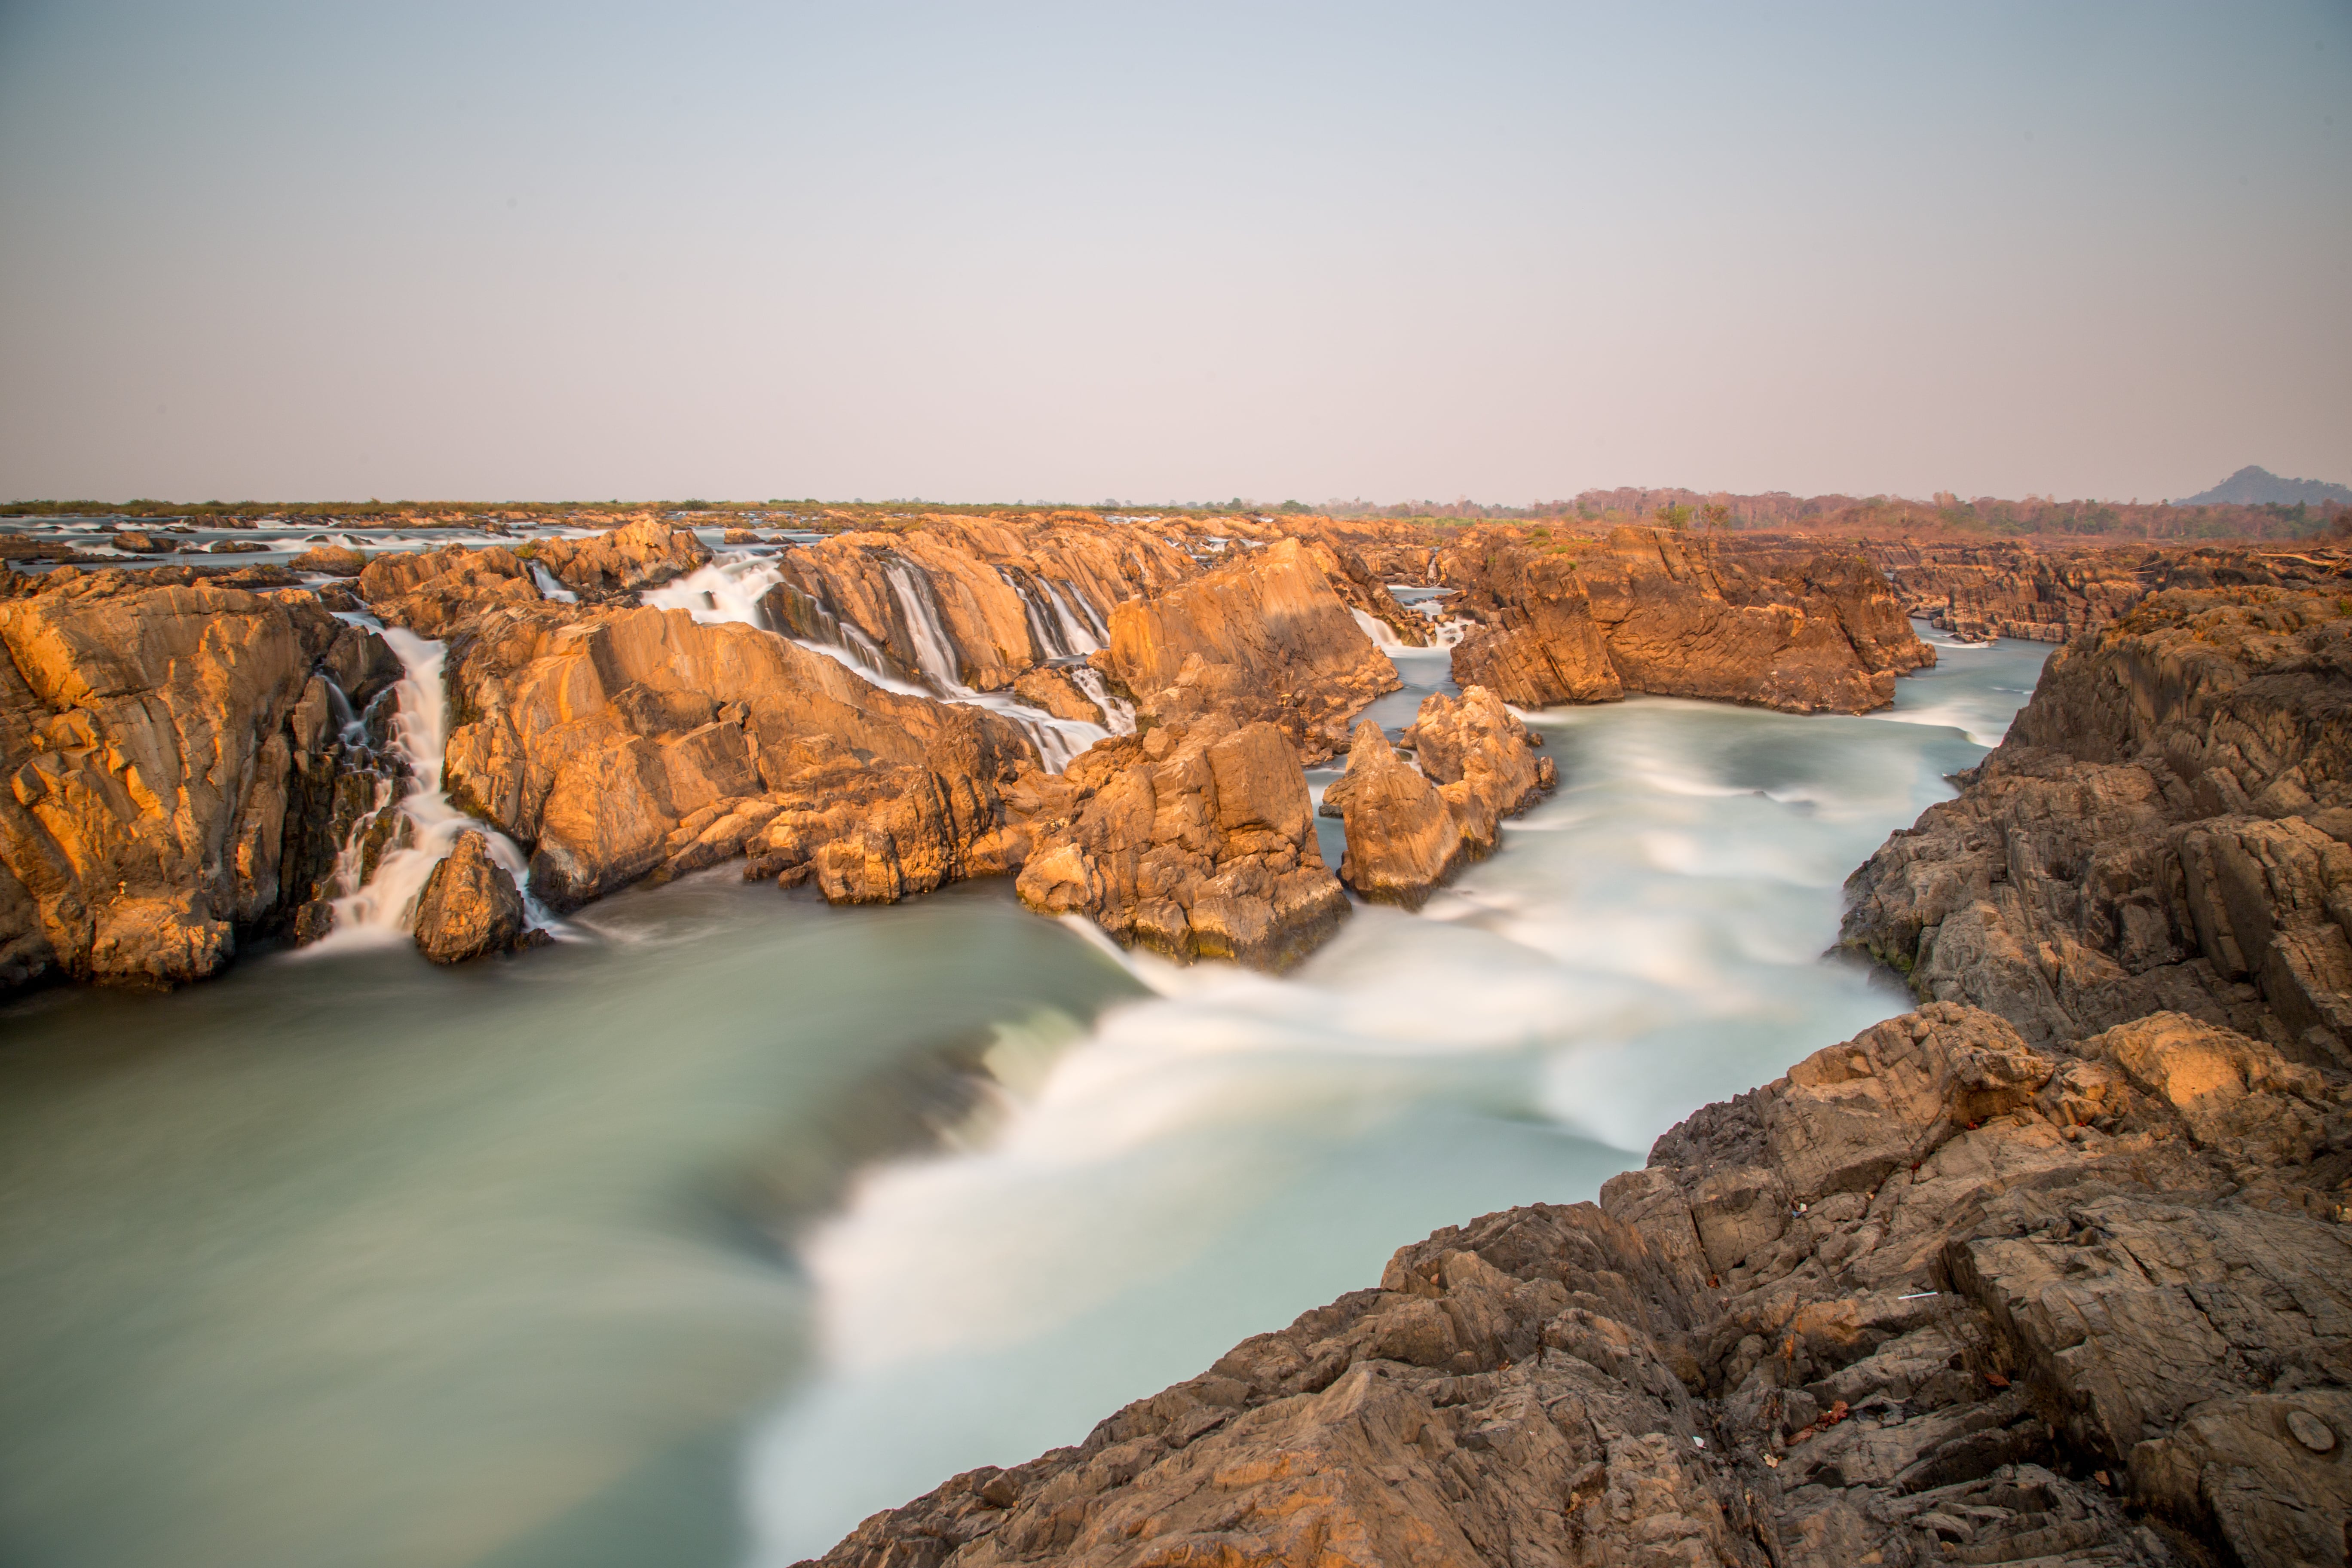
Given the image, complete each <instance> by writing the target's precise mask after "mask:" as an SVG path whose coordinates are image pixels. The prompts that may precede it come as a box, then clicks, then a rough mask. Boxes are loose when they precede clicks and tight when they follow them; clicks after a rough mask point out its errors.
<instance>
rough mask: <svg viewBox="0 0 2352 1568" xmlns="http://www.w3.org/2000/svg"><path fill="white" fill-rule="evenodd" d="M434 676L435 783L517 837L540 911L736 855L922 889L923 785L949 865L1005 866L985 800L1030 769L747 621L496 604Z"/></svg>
mask: <svg viewBox="0 0 2352 1568" xmlns="http://www.w3.org/2000/svg"><path fill="white" fill-rule="evenodd" d="M450 685H451V689H452V695H453V697H454V699H455V701H456V706H457V720H458V722H457V725H456V727H455V728H454V729H453V730H452V731H451V732H450V735H449V741H448V767H447V772H448V788H449V793H450V796H451V798H452V799H453V800H455V801H456V802H457V803H458V805H460V806H461V808H462V809H464V810H466V811H467V812H468V813H469V814H470V815H473V816H478V817H479V818H481V819H482V820H484V821H486V822H488V823H491V824H493V825H495V826H497V827H499V829H500V830H501V831H502V832H504V833H506V834H507V835H508V836H509V837H512V838H514V839H515V840H516V841H517V842H518V843H520V844H523V845H526V846H529V847H530V852H531V870H530V879H531V888H532V890H533V892H534V893H535V894H536V895H537V896H538V897H540V898H541V899H542V900H545V901H546V902H547V903H548V904H549V905H550V906H551V908H554V909H558V910H565V909H571V908H573V907H575V906H577V905H579V904H581V903H583V902H585V901H586V900H589V899H593V898H595V897H598V896H600V895H602V894H604V893H606V892H609V891H611V890H613V889H615V888H618V887H621V886H624V885H625V884H626V883H629V882H633V881H635V880H637V879H639V878H641V877H644V876H646V875H647V874H649V873H654V872H657V871H660V872H667V873H668V874H676V873H677V872H678V871H681V870H688V869H694V868H698V867H701V866H707V865H712V864H716V863H717V862H718V861H719V860H723V859H728V858H732V857H734V856H736V855H739V854H743V853H745V852H746V851H747V850H748V851H750V852H751V853H753V854H754V855H755V856H756V857H757V864H758V865H759V866H760V868H761V869H762V870H763V871H764V872H765V873H766V874H770V875H780V874H783V873H785V872H788V871H795V870H797V869H798V868H801V867H803V866H809V867H812V868H814V870H816V871H817V872H820V873H821V872H822V871H823V869H824V867H826V866H828V865H835V866H839V867H841V868H842V870H841V873H840V875H839V876H838V877H834V878H826V877H823V876H821V877H820V880H821V881H822V882H823V883H824V886H825V889H826V891H827V893H828V895H829V896H837V897H840V898H843V899H845V900H856V901H868V900H877V899H878V900H887V899H889V898H895V897H898V895H899V893H900V892H901V891H905V890H924V889H927V888H930V887H937V886H939V879H937V878H928V877H927V876H926V875H924V874H921V873H918V874H916V875H914V876H913V877H912V879H911V882H909V880H908V878H907V876H906V874H905V872H906V868H905V865H904V863H903V861H902V858H901V857H900V855H899V853H898V847H896V846H898V844H899V842H900V839H901V838H902V837H904V838H906V839H907V840H908V845H907V847H908V853H909V854H910V855H916V856H917V857H918V858H919V852H918V851H917V850H916V849H915V847H914V840H915V839H916V838H917V837H921V835H919V833H918V832H917V830H916V828H915V827H914V826H913V824H914V823H916V822H919V821H932V822H934V823H936V822H937V821H938V820H939V819H938V818H937V817H936V816H935V815H933V816H926V813H925V809H924V803H926V802H930V801H933V800H934V799H935V798H936V799H938V800H942V801H946V802H950V803H953V804H955V805H957V806H958V810H957V811H956V812H955V813H954V814H953V816H952V820H953V824H954V833H953V853H951V854H950V856H949V863H950V874H962V875H977V874H980V873H979V871H978V870H977V869H973V868H979V867H985V868H988V869H991V870H997V871H1002V870H1003V869H1005V868H1007V867H1008V865H1010V864H1012V863H1013V862H1014V861H1017V859H1018V858H1019V857H1018V846H1017V844H1016V843H1015V842H1013V840H1011V839H1009V838H1007V837H1005V836H1004V835H1003V832H1002V829H1003V810H1002V807H1001V805H1000V804H999V802H998V799H997V796H996V793H995V792H996V789H997V786H998V785H999V784H1003V783H1007V782H1010V780H1011V779H1012V778H1013V775H1014V773H1016V771H1017V770H1018V768H1019V767H1020V766H1021V765H1022V764H1023V763H1028V764H1030V765H1032V766H1034V763H1035V760H1036V758H1035V752H1034V749H1032V748H1031V746H1030V745H1029V742H1028V741H1027V740H1026V739H1025V738H1024V736H1023V735H1022V733H1021V731H1020V730H1019V729H1018V728H1017V727H1016V726H1014V725H1013V723H1012V722H1011V721H1008V720H1005V719H1003V718H1002V717H1000V716H999V715H997V714H995V713H992V712H989V711H987V710H982V709H977V708H971V707H961V706H951V705H949V704H944V703H938V702H931V701H928V700H924V699H921V698H917V697H906V696H900V695H898V694H897V693H894V692H889V691H884V690H881V689H877V688H876V687H875V686H873V685H872V684H870V683H868V682H867V681H865V680H863V679H859V678H858V677H857V676H856V675H854V674H852V673H851V672H850V671H849V670H848V669H846V668H844V667H843V666H842V665H840V664H837V663H835V661H834V660H832V659H829V658H823V657H822V656H820V655H817V654H814V653H811V652H809V651H808V650H807V649H805V648H803V647H800V646H798V645H797V644H795V643H793V642H790V641H787V640H786V639H784V638H782V637H776V636H774V635H772V634H771V633H768V632H765V631H761V630H760V629H758V628H755V627H752V626H742V625H733V624H730V625H719V626H708V625H703V624H700V623H698V622H696V621H695V620H694V619H693V618H692V617H691V616H688V614H687V613H686V612H684V611H682V610H656V609H646V608H640V609H604V610H586V609H576V608H573V607H571V606H565V605H541V606H538V607H535V608H532V609H528V610H526V609H513V608H507V609H500V610H498V611H496V612H495V613H493V614H491V615H489V616H483V617H480V618H478V619H477V620H476V621H475V622H473V623H472V625H471V626H469V628H468V630H467V634H466V635H465V636H464V637H461V638H460V639H459V640H458V642H457V645H456V646H455V647H454V648H453V654H452V668H451V673H450ZM933 849H934V850H936V846H933ZM927 852H928V851H927ZM934 858H936V856H934ZM869 862H870V863H871V867H870V868H869V866H868V863H869ZM892 868H897V869H892ZM807 874H808V873H802V875H803V876H805V875H807Z"/></svg>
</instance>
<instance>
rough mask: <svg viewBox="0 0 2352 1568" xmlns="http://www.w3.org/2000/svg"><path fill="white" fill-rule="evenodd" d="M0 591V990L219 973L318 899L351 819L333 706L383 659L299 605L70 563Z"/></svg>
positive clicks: (283, 597) (383, 671)
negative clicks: (65, 979) (54, 982)
mask: <svg viewBox="0 0 2352 1568" xmlns="http://www.w3.org/2000/svg"><path fill="white" fill-rule="evenodd" d="M8 586H9V588H10V589H11V591H12V595H13V596H10V597H7V598H5V599H0V647H5V650H6V654H7V657H6V658H5V659H0V756H5V758H6V760H7V767H8V770H9V776H8V787H7V791H6V794H5V796H0V987H8V986H14V985H19V984H25V983H26V982H28V981H30V980H33V979H36V978H37V977H40V976H42V975H44V974H47V973H53V972H54V973H59V974H62V975H66V976H69V977H72V978H76V979H96V980H110V981H128V982H136V983H144V984H171V983H174V982H178V981H184V980H191V979H195V978H198V977H200V976H203V975H206V974H210V973H214V972H215V971H216V970H218V969H219V968H220V967H221V966H222V965H223V964H225V963H227V962H228V960H229V958H230V957H231V955H232V954H233V953H234V952H236V944H237V941H238V937H239V934H240V933H247V934H249V933H251V932H254V931H257V930H260V929H263V928H265V927H267V926H268V925H270V924H272V923H273V922H275V921H278V920H280V919H281V918H283V917H285V916H286V915H287V914H289V912H290V911H291V910H293V909H294V908H295V907H297V906H299V905H300V904H302V903H304V902H306V901H308V900H310V898H311V897H312V896H313V895H314V893H315V891H316V886H315V884H316V882H317V879H318V878H319V877H320V875H321V873H322V871H323V869H324V867H323V866H322V864H321V857H320V847H321V846H322V845H324V844H326V842H327V841H328V840H330V839H331V838H333V837H335V834H336V823H337V820H338V812H339V810H340V811H341V813H342V816H341V822H342V824H343V825H344V826H348V822H349V819H350V816H351V814H352V811H353V810H354V809H355V806H356V803H355V802H354V801H353V800H352V798H351V796H350V795H349V792H341V791H339V789H338V784H337V781H338V778H339V776H340V775H341V773H342V764H343V760H344V752H345V747H344V744H343V742H342V738H341V722H340V721H338V719H337V710H338V707H339V705H341V706H342V708H343V710H344V711H346V712H348V711H349V706H348V703H357V704H359V705H362V706H364V705H365V704H366V702H367V701H368V700H369V699H371V698H372V697H373V695H374V694H375V693H376V692H377V691H379V690H380V689H383V687H384V686H385V685H386V684H387V683H388V682H389V681H390V679H393V677H394V676H395V675H396V674H397V672H398V666H397V664H396V662H395V661H394V660H393V659H392V658H391V656H390V653H389V651H388V650H387V649H385V648H384V647H383V643H382V642H381V641H380V640H379V639H377V638H376V637H373V635H371V634H369V633H366V632H362V631H360V630H358V629H356V628H353V627H352V626H346V625H344V624H343V623H342V622H341V621H339V620H337V619H335V618H334V617H333V616H331V615H329V614H328V613H327V612H326V611H325V610H323V609H321V608H320V606H319V605H318V603H317V602H316V600H315V599H314V598H313V597H312V596H311V595H309V594H307V593H302V592H300V591H292V592H286V593H253V592H249V591H247V590H244V589H241V588H233V587H226V586H218V585H215V582H214V581H212V580H208V579H205V578H201V577H197V576H196V575H195V574H193V573H190V572H186V571H185V570H184V569H183V570H182V571H181V573H180V574H178V575H177V576H176V577H175V578H173V579H169V580H161V581H159V580H158V577H157V576H155V575H149V574H134V573H129V572H124V571H122V570H120V569H115V570H110V571H102V572H98V573H94V574H83V573H80V572H79V571H78V570H76V569H74V568H71V567H64V568H60V569H58V571H56V572H53V573H51V574H47V576H43V577H37V578H12V579H10V581H9V584H8ZM345 700H348V701H345ZM361 793H362V795H363V796H366V797H368V798H369V799H370V802H371V804H372V795H373V788H372V784H371V787H370V788H369V789H366V790H363V791H362V792H361ZM325 858H326V859H327V860H329V861H331V858H332V857H331V849H330V850H329V851H328V853H327V855H326V856H325Z"/></svg>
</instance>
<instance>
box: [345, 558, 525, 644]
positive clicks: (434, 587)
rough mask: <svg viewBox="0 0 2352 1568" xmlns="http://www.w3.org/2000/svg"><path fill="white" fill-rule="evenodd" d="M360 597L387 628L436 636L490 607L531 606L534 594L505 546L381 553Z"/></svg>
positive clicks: (365, 574) (365, 573) (363, 576)
mask: <svg viewBox="0 0 2352 1568" xmlns="http://www.w3.org/2000/svg"><path fill="white" fill-rule="evenodd" d="M358 586H359V595H360V597H361V598H362V599H364V600H366V601H367V605H368V607H369V608H370V609H372V610H373V611H374V612H375V613H376V615H377V616H379V617H380V618H381V619H382V620H383V623H384V625H386V626H404V627H406V628H407V629H408V630H410V631H413V632H415V633H416V634H417V635H418V636H419V637H442V636H444V635H445V634H446V633H447V632H448V631H449V630H450V629H451V628H453V627H454V626H457V624H458V623H459V622H460V621H462V620H465V619H467V618H469V617H471V616H478V615H479V614H481V613H482V611H484V610H485V609H487V608H488V607H489V606H491V605H499V604H507V605H535V604H537V603H538V602H539V599H540V593H539V589H538V588H537V587H536V586H534V585H533V584H532V583H531V581H530V573H529V571H528V569H527V568H526V567H525V566H524V564H523V563H522V561H521V560H520V558H519V557H518V556H516V554H515V553H514V552H513V551H511V550H509V549H507V548H506V547H505V546H504V545H491V546H490V547H488V549H483V550H468V549H467V548H466V547H464V546H463V545H452V546H450V547H448V548H446V549H443V550H425V551H384V552H379V553H378V554H376V555H374V556H373V557H372V558H370V560H369V561H368V563H367V564H366V566H365V567H364V568H362V570H361V572H360V574H359V584H358Z"/></svg>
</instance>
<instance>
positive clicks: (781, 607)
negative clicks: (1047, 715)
mask: <svg viewBox="0 0 2352 1568" xmlns="http://www.w3.org/2000/svg"><path fill="white" fill-rule="evenodd" d="M776 566H777V570H778V571H779V573H780V574H781V575H782V581H781V582H780V583H778V584H777V585H776V586H775V587H774V588H773V589H772V590H771V591H770V593H769V595H768V596H767V598H766V600H765V601H764V603H765V608H766V610H767V613H768V616H769V617H770V619H771V621H772V623H773V624H774V625H775V626H776V627H777V628H778V629H779V630H782V631H784V632H786V633H788V634H789V635H792V636H795V637H805V638H809V639H812V640H814V641H818V642H824V643H829V644H838V643H843V642H847V643H848V644H849V645H850V646H851V647H856V648H858V649H859V651H861V652H866V653H868V654H870V655H871V656H873V657H874V658H877V660H878V661H879V663H880V665H881V666H882V668H885V669H886V670H887V672H888V673H890V674H891V675H894V676H896V677H897V678H898V679H901V680H907V681H913V682H917V683H919V684H928V685H930V686H932V687H934V688H935V689H938V688H940V687H942V686H943V684H944V682H945V681H952V682H953V683H955V684H957V685H961V686H964V687H968V688H971V689H974V690H979V691H1002V690H1004V689H1007V688H1009V687H1012V686H1013V684H1014V683H1015V682H1016V681H1017V680H1018V679H1020V678H1021V676H1022V675H1023V674H1024V672H1025V671H1028V670H1031V669H1033V668H1037V667H1039V666H1041V665H1044V664H1046V663H1047V662H1048V661H1051V660H1055V659H1072V658H1083V657H1084V656H1086V655H1087V654H1089V653H1092V652H1094V651H1096V650H1097V649H1099V648H1101V647H1103V646H1104V645H1105V644H1106V643H1107V642H1108V640H1109V628H1108V622H1107V619H1106V617H1107V616H1108V614H1109V612H1110V608H1111V606H1112V605H1117V604H1118V603H1120V602H1121V601H1122V600H1126V599H1129V598H1132V597H1134V596H1135V595H1139V594H1147V593H1154V592H1158V591H1160V590H1162V589H1166V588H1171V587H1173V586H1175V585H1177V584H1181V583H1183V582H1185V581H1187V580H1189V579H1191V578H1192V577H1193V576H1194V575H1196V573H1195V570H1194V568H1193V565H1192V562H1191V560H1190V559H1189V558H1188V557H1187V556H1185V555H1184V554H1183V553H1182V552H1180V551H1178V550H1177V549H1175V548H1174V547H1173V546H1171V544H1169V543H1168V542H1166V541H1165V540H1163V539H1162V538H1160V536H1159V535H1157V534H1155V533H1153V532H1151V531H1148V530H1144V529H1139V528H1134V527H1127V526H1121V525H1118V524H1112V523H1103V522H1098V521H1093V520H1087V521H1083V522H1081V521H1061V522H1045V521H1039V520H1035V519H1024V520H1019V521H1013V520H993V519H956V518H944V517H941V518H930V519H927V520H925V523H924V526H923V527H922V528H920V529H919V530H914V531H907V532H903V533H876V532H860V533H844V534H839V535H836V536H835V537H834V538H831V539H828V540H825V541H824V542H822V543H818V544H812V545H803V546H799V547H796V548H794V549H792V550H788V551H786V552H783V554H782V555H781V556H780V557H778V558H777V562H776Z"/></svg>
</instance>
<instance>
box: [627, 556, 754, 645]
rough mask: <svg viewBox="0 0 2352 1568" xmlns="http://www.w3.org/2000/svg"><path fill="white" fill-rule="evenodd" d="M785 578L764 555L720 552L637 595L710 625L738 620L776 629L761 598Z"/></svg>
mask: <svg viewBox="0 0 2352 1568" xmlns="http://www.w3.org/2000/svg"><path fill="white" fill-rule="evenodd" d="M783 580H784V574H783V573H782V571H780V570H778V569H777V567H776V565H775V563H772V562H771V561H769V560H767V559H765V558H764V557H761V556H758V555H752V554H748V553H746V554H741V555H725V556H717V557H714V558H713V559H712V560H711V561H710V562H709V564H707V565H703V566H698V567H697V568H695V569H694V570H693V571H691V572H689V573H688V574H686V575H685V576H683V577H680V578H678V579H677V580H676V581H675V582H672V583H670V584H667V586H664V587H660V588H647V589H646V591H645V592H644V593H642V594H640V595H637V599H638V602H639V603H640V604H645V605H652V606H653V607H654V608H656V609H657V610H684V611H685V612H686V613H687V614H688V615H689V616H693V617H694V618H695V619H696V620H697V621H698V622H700V623H701V624H702V625H704V626H723V625H726V624H727V623H729V622H735V623H738V624H740V625H742V626H758V627H759V628H761V630H762V631H773V630H775V627H774V626H771V625H770V624H769V622H768V612H767V611H765V610H763V609H761V607H760V601H761V600H762V599H764V598H766V597H767V596H768V590H769V589H771V588H772V587H774V586H775V585H776V584H779V583H781V582H782V581H783Z"/></svg>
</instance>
